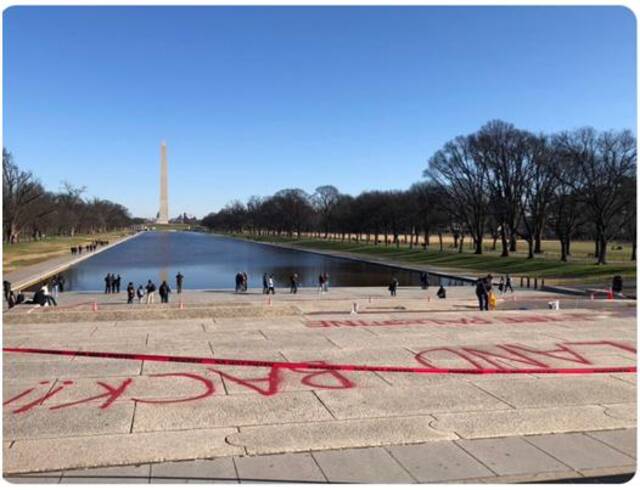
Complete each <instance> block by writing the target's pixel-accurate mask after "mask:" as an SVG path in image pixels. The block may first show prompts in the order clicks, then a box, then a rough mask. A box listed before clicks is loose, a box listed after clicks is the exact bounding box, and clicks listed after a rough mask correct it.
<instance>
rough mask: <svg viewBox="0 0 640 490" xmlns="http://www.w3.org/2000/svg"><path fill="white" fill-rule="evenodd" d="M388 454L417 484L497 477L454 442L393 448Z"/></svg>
mask: <svg viewBox="0 0 640 490" xmlns="http://www.w3.org/2000/svg"><path fill="white" fill-rule="evenodd" d="M387 451H389V452H390V453H391V455H392V456H393V457H394V458H395V459H396V460H397V461H398V462H399V463H400V464H401V465H402V466H403V467H404V468H405V469H406V470H407V471H408V472H409V473H410V474H411V475H412V476H413V478H414V479H415V480H416V481H417V482H418V483H438V482H447V481H451V480H465V479H468V478H482V477H487V476H495V474H494V473H493V472H491V471H490V470H489V469H488V468H487V467H486V466H484V465H482V464H481V463H480V462H478V461H477V460H476V459H474V458H473V457H471V456H470V455H469V454H468V453H467V452H465V451H464V450H462V449H461V448H460V447H459V446H457V445H456V444H455V443H453V442H451V441H439V442H429V443H428V444H412V445H406V446H391V447H388V448H387Z"/></svg>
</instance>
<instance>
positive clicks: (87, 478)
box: [60, 464, 150, 483]
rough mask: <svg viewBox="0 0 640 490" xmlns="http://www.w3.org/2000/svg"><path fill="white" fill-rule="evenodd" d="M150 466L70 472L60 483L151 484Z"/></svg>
mask: <svg viewBox="0 0 640 490" xmlns="http://www.w3.org/2000/svg"><path fill="white" fill-rule="evenodd" d="M149 471H150V465H148V464H144V465H138V466H111V467H107V468H93V469H88V470H68V471H64V472H63V473H62V480H61V481H60V483H149Z"/></svg>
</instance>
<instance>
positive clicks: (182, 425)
mask: <svg viewBox="0 0 640 490" xmlns="http://www.w3.org/2000/svg"><path fill="white" fill-rule="evenodd" d="M263 386H266V384H265V383H263ZM330 419H332V417H331V414H330V413H329V412H328V411H327V410H326V409H325V408H324V406H323V405H322V404H321V403H320V402H319V401H318V399H317V398H316V397H315V396H314V394H313V393H310V392H290V393H281V394H279V395H278V396H271V397H267V396H262V395H258V394H256V395H249V394H247V395H227V396H220V397H212V398H207V399H204V400H199V401H196V402H192V403H189V404H172V405H153V406H149V405H142V404H139V406H138V407H137V409H136V417H135V420H134V423H133V431H134V432H148V431H167V430H180V429H196V428H200V429H201V428H211V427H229V426H242V425H261V424H272V423H289V422H312V421H321V420H330Z"/></svg>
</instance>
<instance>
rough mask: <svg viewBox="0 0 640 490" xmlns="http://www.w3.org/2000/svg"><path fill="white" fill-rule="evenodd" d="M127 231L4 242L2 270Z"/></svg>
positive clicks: (110, 237) (13, 268) (34, 261)
mask: <svg viewBox="0 0 640 490" xmlns="http://www.w3.org/2000/svg"><path fill="white" fill-rule="evenodd" d="M128 233H129V231H119V232H110V233H98V234H95V235H76V236H74V237H48V238H44V239H42V240H38V241H34V242H22V243H16V244H13V245H11V244H7V243H4V244H3V247H2V248H3V250H2V272H3V273H4V274H6V273H7V272H12V271H15V270H17V269H19V268H21V267H25V266H28V265H33V264H37V263H38V262H43V261H45V260H48V259H51V258H53V257H58V256H60V255H65V254H69V249H70V248H71V247H73V246H77V245H86V244H89V243H91V242H92V241H93V240H115V239H117V238H119V237H122V236H124V235H126V234H128Z"/></svg>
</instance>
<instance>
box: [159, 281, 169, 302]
mask: <svg viewBox="0 0 640 490" xmlns="http://www.w3.org/2000/svg"><path fill="white" fill-rule="evenodd" d="M158 292H159V293H160V302H161V303H168V302H169V293H170V292H171V289H170V288H169V285H168V284H167V281H162V284H160V288H159V289H158Z"/></svg>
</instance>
